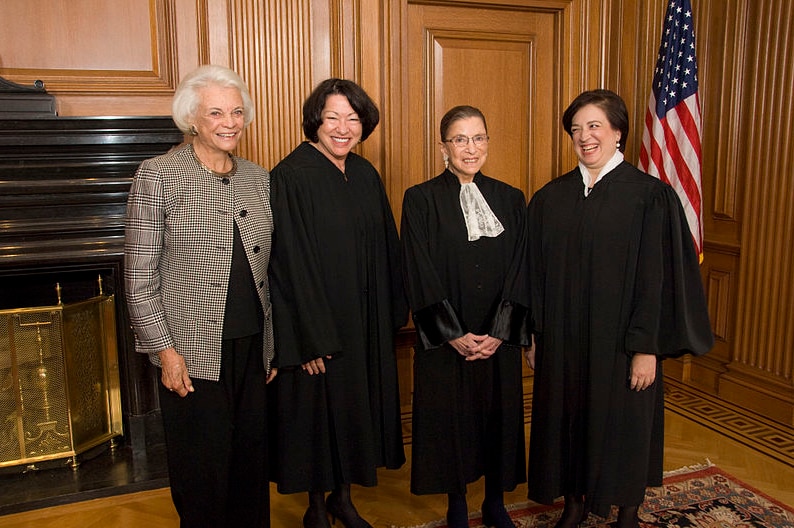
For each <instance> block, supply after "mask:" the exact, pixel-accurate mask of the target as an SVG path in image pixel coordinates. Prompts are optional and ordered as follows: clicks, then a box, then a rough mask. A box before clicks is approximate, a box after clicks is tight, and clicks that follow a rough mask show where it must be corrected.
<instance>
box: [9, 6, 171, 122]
mask: <svg viewBox="0 0 794 528" xmlns="http://www.w3.org/2000/svg"><path fill="white" fill-rule="evenodd" d="M175 2H176V0H131V1H127V0H107V1H100V0H70V1H67V0H57V1H47V0H32V1H27V2H21V1H11V2H3V3H2V4H0V20H2V21H3V22H2V24H3V25H2V26H0V31H1V32H2V34H3V39H2V43H0V60H2V67H1V68H0V75H2V76H3V77H6V78H8V79H9V80H12V81H14V82H18V83H20V84H32V83H33V81H35V80H36V79H41V80H43V81H44V83H45V88H46V89H47V90H48V91H49V92H50V93H52V94H53V95H55V96H56V97H57V103H58V111H59V113H60V115H146V114H150V115H152V114H155V115H156V114H162V113H163V109H164V108H166V109H170V97H171V94H172V92H173V89H174V87H175V85H176V82H177V79H176V77H177V70H178V68H177V53H176V38H175V29H176V28H175V20H176V18H175ZM32 37H33V38H32Z"/></svg>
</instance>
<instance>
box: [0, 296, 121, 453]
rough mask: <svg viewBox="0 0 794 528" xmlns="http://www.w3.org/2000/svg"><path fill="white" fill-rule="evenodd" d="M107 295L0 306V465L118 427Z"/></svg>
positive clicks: (100, 437) (74, 449) (94, 439)
mask: <svg viewBox="0 0 794 528" xmlns="http://www.w3.org/2000/svg"><path fill="white" fill-rule="evenodd" d="M121 432H122V431H121V404H120V390H119V373H118V359H117V350H116V333H115V311H114V303H113V296H105V295H100V296H98V297H94V298H91V299H89V300H86V301H82V302H79V303H74V304H59V305H57V306H50V307H39V308H21V309H17V310H2V311H0V467H3V466H11V465H17V464H31V463H34V462H36V461H39V460H48V459H53V458H63V457H69V456H71V457H73V459H72V463H73V464H76V463H77V459H76V455H77V454H79V453H81V452H83V451H85V450H87V449H89V448H91V447H94V446H96V445H99V444H100V443H102V442H104V441H106V440H109V439H110V438H112V437H114V436H116V435H119V434H121Z"/></svg>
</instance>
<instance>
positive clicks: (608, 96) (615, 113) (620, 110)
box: [562, 89, 629, 152]
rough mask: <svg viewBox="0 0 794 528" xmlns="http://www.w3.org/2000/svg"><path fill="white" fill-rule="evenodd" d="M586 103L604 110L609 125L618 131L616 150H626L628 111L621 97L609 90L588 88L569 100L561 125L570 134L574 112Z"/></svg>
mask: <svg viewBox="0 0 794 528" xmlns="http://www.w3.org/2000/svg"><path fill="white" fill-rule="evenodd" d="M587 105H595V106H597V107H598V108H600V109H601V110H603V111H604V114H606V116H607V121H609V125H610V126H611V127H612V128H613V129H615V130H619V131H620V147H619V149H618V150H620V151H621V152H624V151H625V150H626V142H627V141H628V138H629V111H628V110H626V103H624V102H623V99H621V97H620V96H619V95H618V94H616V93H615V92H613V91H611V90H603V89H598V90H588V91H586V92H582V93H580V94H579V95H578V96H577V97H576V99H574V100H573V101H571V104H569V105H568V108H566V109H565V113H563V114H562V127H563V128H564V129H565V131H566V132H567V133H568V135H569V136H570V135H571V123H572V122H573V116H575V115H576V112H578V111H579V110H581V109H582V107H585V106H587Z"/></svg>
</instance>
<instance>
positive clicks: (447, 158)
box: [444, 156, 449, 169]
mask: <svg viewBox="0 0 794 528" xmlns="http://www.w3.org/2000/svg"><path fill="white" fill-rule="evenodd" d="M444 168H445V169H448V168H449V157H447V156H444Z"/></svg>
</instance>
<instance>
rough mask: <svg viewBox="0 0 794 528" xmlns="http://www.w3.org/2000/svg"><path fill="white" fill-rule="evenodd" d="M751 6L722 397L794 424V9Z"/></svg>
mask: <svg viewBox="0 0 794 528" xmlns="http://www.w3.org/2000/svg"><path fill="white" fill-rule="evenodd" d="M748 9H749V18H748V24H747V28H748V33H747V35H748V38H747V41H748V50H747V61H746V64H747V65H748V67H747V70H748V71H746V74H745V76H744V78H745V82H746V83H747V84H746V92H745V94H744V98H743V103H744V105H745V108H746V113H745V114H744V115H743V116H742V126H741V130H742V133H743V134H744V135H745V136H744V137H743V145H744V149H743V154H744V155H743V156H742V158H741V159H742V165H741V167H740V169H741V170H742V171H743V172H744V173H745V174H746V175H747V180H746V184H745V185H744V188H743V191H744V192H743V195H744V196H745V202H744V211H743V215H742V222H741V227H742V231H741V241H742V243H741V255H740V262H739V269H740V270H741V274H740V276H739V284H738V304H737V306H738V317H737V328H736V347H735V349H734V350H733V354H732V357H731V362H730V363H729V364H728V365H727V368H728V373H726V374H725V375H724V376H723V377H722V379H721V384H720V396H721V397H723V398H725V399H727V400H729V401H733V402H735V403H737V404H740V405H743V406H745V407H747V408H749V409H753V410H755V411H756V412H759V413H761V414H763V415H765V416H769V417H771V418H773V419H775V420H779V421H781V422H783V423H786V424H788V425H794V334H793V333H792V332H793V330H792V328H794V303H792V301H791V296H792V293H794V292H792V285H794V266H792V261H794V247H793V246H792V244H791V240H792V236H793V235H794V215H793V214H792V208H791V203H792V201H794V185H792V182H791V177H790V174H791V167H792V161H794V160H793V159H792V154H791V149H790V148H789V145H790V144H791V141H792V133H791V127H790V123H789V120H788V117H789V116H790V115H791V114H792V111H794V106H793V105H792V100H791V97H790V92H791V86H792V85H794V63H792V61H791V60H787V59H786V58H787V57H791V56H792V54H794V6H792V5H791V4H790V3H788V2H780V1H775V0H760V1H758V2H753V3H752V5H750V6H748ZM750 65H752V66H750ZM751 68H752V70H751ZM750 70H751V71H750Z"/></svg>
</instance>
